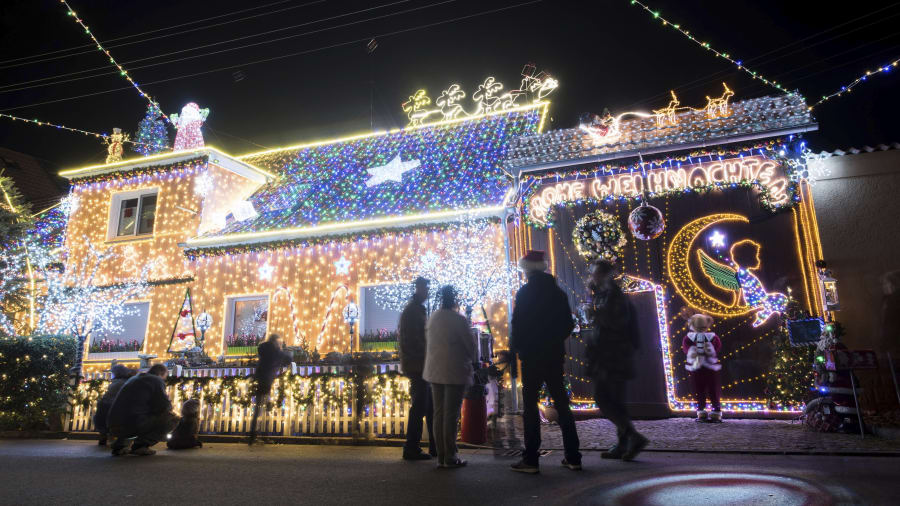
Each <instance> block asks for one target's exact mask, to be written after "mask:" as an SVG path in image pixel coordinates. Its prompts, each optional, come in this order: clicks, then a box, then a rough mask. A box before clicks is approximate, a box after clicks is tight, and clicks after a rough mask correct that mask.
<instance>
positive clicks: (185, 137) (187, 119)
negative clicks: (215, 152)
mask: <svg viewBox="0 0 900 506" xmlns="http://www.w3.org/2000/svg"><path fill="white" fill-rule="evenodd" d="M207 116H209V109H208V108H206V109H201V108H200V106H199V105H197V104H195V103H194V102H188V103H187V104H186V105H185V106H184V107H182V108H181V114H173V115H172V116H171V119H172V124H173V125H175V129H176V130H178V133H176V134H175V146H174V147H173V150H174V151H181V150H184V149H194V148H202V147H203V133H201V132H200V126H201V125H203V122H204V121H206V117H207Z"/></svg>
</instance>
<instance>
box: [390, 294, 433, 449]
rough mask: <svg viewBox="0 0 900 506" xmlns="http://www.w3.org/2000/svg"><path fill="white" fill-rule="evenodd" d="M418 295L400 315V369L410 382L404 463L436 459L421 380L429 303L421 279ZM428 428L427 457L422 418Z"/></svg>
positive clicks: (429, 399) (429, 409) (429, 400)
mask: <svg viewBox="0 0 900 506" xmlns="http://www.w3.org/2000/svg"><path fill="white" fill-rule="evenodd" d="M413 285H414V286H415V290H416V291H415V292H414V293H413V296H412V298H410V300H409V303H408V304H406V307H405V308H403V313H401V314H400V324H399V325H398V328H397V332H398V334H399V337H398V339H399V341H400V343H399V345H400V346H399V351H400V369H401V371H402V372H403V374H404V375H405V376H406V377H407V378H409V398H410V405H409V416H408V417H407V419H406V420H407V421H406V444H405V445H404V446H403V460H428V459H430V458H431V457H436V456H437V449H436V448H435V445H434V434H433V432H432V430H433V424H432V413H433V411H434V406H433V403H432V396H431V387H430V386H429V385H428V382H427V381H425V380H424V379H422V371H423V370H424V369H425V321H426V317H427V315H426V312H425V301H427V300H428V280H427V279H425V278H422V277H419V278H416V280H415V281H414V282H413ZM423 417H424V418H425V423H426V424H428V450H429V451H428V453H425V452H423V451H422V448H421V447H420V446H419V443H420V442H421V441H422V418H423Z"/></svg>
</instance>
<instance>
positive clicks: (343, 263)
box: [334, 255, 350, 274]
mask: <svg viewBox="0 0 900 506" xmlns="http://www.w3.org/2000/svg"><path fill="white" fill-rule="evenodd" d="M334 269H335V271H336V273H337V274H350V260H347V259H346V258H345V257H344V255H341V258H340V260H338V261H337V262H335V263H334Z"/></svg>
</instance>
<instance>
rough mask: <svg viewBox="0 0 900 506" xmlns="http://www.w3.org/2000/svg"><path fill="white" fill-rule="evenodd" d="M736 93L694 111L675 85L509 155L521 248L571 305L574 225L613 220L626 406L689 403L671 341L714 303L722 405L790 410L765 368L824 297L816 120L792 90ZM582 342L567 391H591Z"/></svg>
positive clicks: (581, 395) (576, 343)
mask: <svg viewBox="0 0 900 506" xmlns="http://www.w3.org/2000/svg"><path fill="white" fill-rule="evenodd" d="M732 94H733V93H732V92H731V90H729V89H728V88H727V86H726V87H725V93H724V94H723V95H722V97H720V98H717V99H708V102H709V103H708V104H707V106H706V107H698V108H691V107H681V106H680V103H679V102H678V99H677V98H676V97H675V95H674V93H673V100H672V102H671V103H670V104H669V107H667V108H663V109H659V110H656V111H653V113H624V114H620V115H619V116H616V117H612V116H607V117H606V118H600V117H595V118H594V119H593V120H592V121H590V122H588V123H584V124H581V125H580V126H579V127H577V128H571V129H565V130H554V131H549V132H546V133H541V134H535V135H530V136H523V137H520V138H517V139H516V140H515V141H514V142H513V145H512V147H511V149H510V151H509V156H508V159H507V161H506V163H507V168H508V169H509V170H510V171H513V172H514V173H516V174H517V177H518V180H519V185H520V186H519V188H520V192H519V194H518V196H519V202H518V203H519V210H520V215H521V216H522V218H523V221H524V222H525V223H526V224H527V227H526V228H525V232H526V237H525V239H524V244H526V245H528V247H529V248H530V247H534V248H537V249H544V250H547V251H548V252H549V257H550V260H551V261H550V264H551V270H552V271H553V273H554V274H555V275H556V276H557V278H558V280H559V282H560V286H563V287H564V288H566V289H567V290H568V291H569V293H570V297H571V298H572V301H573V303H576V304H577V303H578V301H581V300H585V297H586V296H587V287H586V285H585V280H586V279H587V277H588V276H587V273H588V265H587V262H586V260H585V258H584V257H583V256H582V255H580V254H579V253H580V252H581V246H580V245H579V244H578V242H577V241H576V240H573V235H578V234H579V232H581V231H583V230H584V229H585V227H590V226H593V225H591V223H592V221H591V220H595V219H594V216H598V214H597V213H601V215H603V216H606V217H608V219H609V221H610V222H612V223H618V226H619V227H621V228H622V231H621V234H622V236H623V237H625V240H624V241H623V243H622V244H620V245H619V246H618V248H619V249H617V250H615V251H614V252H612V253H611V254H615V255H616V256H617V257H618V259H617V262H616V265H617V268H618V269H620V273H621V280H622V284H623V286H624V288H625V290H626V292H627V293H628V294H629V297H630V298H631V299H632V300H633V302H634V303H635V306H636V307H637V310H638V314H639V318H638V319H639V322H640V332H641V339H642V346H641V350H640V351H639V352H638V357H637V362H638V363H639V364H640V366H639V367H640V369H641V373H640V374H639V377H638V379H637V380H635V381H634V382H633V384H632V385H631V386H630V387H629V388H630V390H629V394H628V397H629V398H628V402H629V404H630V408H631V410H632V411H633V412H635V413H639V414H646V415H661V414H666V413H670V412H678V411H692V410H693V409H694V408H695V404H694V401H693V397H692V393H691V392H692V389H691V386H690V380H689V377H688V374H687V372H686V371H685V368H684V363H685V355H684V353H683V352H682V350H681V342H682V339H683V338H684V335H685V333H686V332H687V331H688V328H687V321H686V317H687V316H689V315H691V314H694V313H704V314H708V315H711V316H712V317H713V318H714V319H715V325H714V327H713V328H712V330H713V331H714V332H716V333H717V334H718V335H719V336H720V337H721V339H722V342H723V349H722V350H721V352H720V353H719V356H720V357H721V359H722V362H723V364H724V365H723V369H722V373H721V374H722V387H723V409H725V410H729V411H761V412H772V411H796V410H797V409H799V406H797V405H785V404H778V403H771V402H769V401H768V397H769V396H768V395H767V388H770V385H772V384H777V381H778V378H776V377H769V376H770V375H773V372H772V369H771V367H772V362H773V348H774V344H773V343H775V341H776V338H778V337H781V336H779V333H780V332H782V331H783V329H785V328H786V326H785V324H786V322H795V323H796V324H797V325H801V324H811V325H813V326H818V328H821V322H822V320H823V319H826V318H827V313H828V311H829V310H830V309H831V308H830V307H829V301H828V300H827V297H826V294H825V293H824V292H823V290H822V285H821V282H820V274H822V273H821V272H820V271H819V269H817V267H816V260H820V259H821V258H822V251H821V244H820V242H819V234H818V229H817V224H816V216H815V210H814V208H813V205H812V198H811V195H810V191H809V186H808V184H807V183H806V182H805V177H806V176H807V174H804V173H803V171H805V170H807V167H806V166H805V164H804V157H805V156H808V155H809V151H808V150H807V149H806V146H805V142H804V141H803V139H802V137H801V134H802V133H804V132H808V131H811V130H815V129H816V128H817V125H816V123H815V122H814V120H813V118H812V117H811V116H810V113H809V108H808V107H807V104H806V103H805V101H804V99H803V98H802V97H800V96H798V95H790V94H788V95H784V96H779V97H762V98H757V99H750V100H742V101H736V102H734V103H729V100H728V99H729V98H730V97H731V95H732ZM647 206H652V208H653V209H650V208H649V207H647ZM648 216H649V217H650V219H649V220H648V219H647V217H648ZM595 222H596V220H595ZM629 228H630V230H629ZM588 230H590V229H589V228H588ZM520 251H521V249H520ZM803 322H806V323H803ZM788 326H790V325H788ZM584 345H585V343H584V342H583V340H582V339H580V338H577V337H576V338H575V339H572V340H570V341H569V343H568V345H567V346H568V354H569V360H568V361H567V366H566V367H567V373H568V377H569V380H570V382H571V385H572V391H573V393H574V397H575V398H576V402H590V397H591V385H590V383H591V380H590V379H589V378H588V374H587V370H586V363H585V362H586V361H585V360H584V358H583V357H584V355H585V353H584Z"/></svg>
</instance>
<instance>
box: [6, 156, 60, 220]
mask: <svg viewBox="0 0 900 506" xmlns="http://www.w3.org/2000/svg"><path fill="white" fill-rule="evenodd" d="M58 171H59V168H57V167H56V166H54V165H53V164H52V163H50V162H48V161H46V160H42V159H40V158H37V157H35V156H31V155H28V154H25V153H20V152H18V151H13V150H11V149H7V148H3V147H0V172H2V175H4V176H7V177H11V178H12V179H13V181H14V182H15V184H16V188H17V189H18V190H19V192H20V193H21V194H22V197H24V198H25V200H26V201H27V202H28V203H30V204H31V207H32V211H34V212H39V211H42V210H44V209H46V208H48V207H50V206H53V205H54V204H56V203H57V202H58V201H59V199H60V197H62V196H64V195H65V194H66V181H65V180H64V179H63V178H61V177H59V176H58V175H57V174H56V173H57V172H58Z"/></svg>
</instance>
